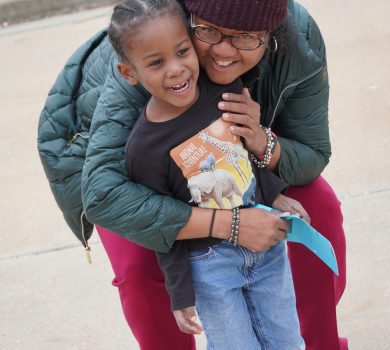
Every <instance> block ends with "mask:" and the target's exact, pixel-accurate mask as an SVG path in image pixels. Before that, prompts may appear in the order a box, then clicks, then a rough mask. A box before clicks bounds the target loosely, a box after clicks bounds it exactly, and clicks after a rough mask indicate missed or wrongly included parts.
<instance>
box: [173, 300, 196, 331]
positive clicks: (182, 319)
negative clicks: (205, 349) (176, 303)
mask: <svg viewBox="0 0 390 350" xmlns="http://www.w3.org/2000/svg"><path fill="white" fill-rule="evenodd" d="M173 316H175V319H176V323H177V325H178V326H179V329H180V330H181V331H182V332H183V333H188V334H200V333H202V332H203V327H202V326H201V325H200V324H199V323H198V316H197V315H196V312H195V308H194V307H193V306H191V307H187V308H185V309H180V310H174V311H173Z"/></svg>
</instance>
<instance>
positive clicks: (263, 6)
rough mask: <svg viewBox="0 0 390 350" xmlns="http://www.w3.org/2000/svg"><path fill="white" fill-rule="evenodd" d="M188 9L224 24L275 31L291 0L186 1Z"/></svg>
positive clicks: (222, 25) (232, 26)
mask: <svg viewBox="0 0 390 350" xmlns="http://www.w3.org/2000/svg"><path fill="white" fill-rule="evenodd" d="M184 2H185V6H186V8H187V10H188V11H189V12H191V13H193V14H195V15H197V16H199V17H200V18H202V19H204V20H206V21H207V22H210V23H212V24H215V25H217V26H220V27H225V28H230V29H236V30H245V31H250V32H255V31H261V30H272V29H275V28H277V27H279V26H280V24H281V23H282V22H283V20H284V19H285V17H286V15H287V3H288V0H184Z"/></svg>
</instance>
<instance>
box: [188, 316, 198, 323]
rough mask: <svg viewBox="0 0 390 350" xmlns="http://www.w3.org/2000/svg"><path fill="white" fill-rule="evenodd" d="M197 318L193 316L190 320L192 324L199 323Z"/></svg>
mask: <svg viewBox="0 0 390 350" xmlns="http://www.w3.org/2000/svg"><path fill="white" fill-rule="evenodd" d="M197 319H198V318H197V317H196V316H192V317H191V318H190V320H191V321H192V322H196V321H197Z"/></svg>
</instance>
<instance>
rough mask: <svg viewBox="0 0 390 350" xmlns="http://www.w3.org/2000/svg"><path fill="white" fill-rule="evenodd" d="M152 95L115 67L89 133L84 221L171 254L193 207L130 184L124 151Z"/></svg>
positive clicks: (110, 74)
mask: <svg viewBox="0 0 390 350" xmlns="http://www.w3.org/2000/svg"><path fill="white" fill-rule="evenodd" d="M147 98H148V94H147V93H146V91H145V90H143V89H142V88H140V87H138V86H137V87H134V86H130V85H129V84H128V83H127V82H126V81H125V80H124V79H123V78H122V77H121V76H120V74H119V72H118V71H117V68H116V62H115V61H113V62H112V66H111V68H110V72H109V77H108V78H107V79H106V82H105V85H104V87H103V89H102V93H101V95H100V98H99V101H98V104H97V106H96V110H95V113H94V117H93V120H92V124H91V129H90V138H89V145H88V149H87V155H86V162H85V165H84V169H83V175H82V196H83V204H84V210H85V213H86V216H87V218H88V220H89V221H91V222H92V223H94V224H96V225H99V226H102V227H104V228H106V229H109V230H111V231H113V232H115V233H116V234H119V235H120V236H122V237H124V238H127V239H129V240H131V241H133V242H136V243H137V244H139V245H142V246H144V247H147V248H149V249H153V250H157V251H160V252H168V251H169V250H170V248H171V247H172V245H173V243H174V242H175V240H176V236H177V234H178V232H179V231H180V229H181V228H182V227H183V226H184V225H185V224H186V223H187V221H188V219H189V217H190V215H191V207H190V206H189V205H187V204H184V203H183V202H181V201H179V200H176V199H174V198H172V197H169V196H163V195H159V194H157V193H156V192H153V191H152V190H150V189H149V188H146V187H144V186H142V185H139V184H136V183H134V182H132V181H131V180H130V179H129V177H128V175H127V172H126V169H125V157H124V150H125V144H126V141H127V138H128V136H129V134H130V131H131V129H132V127H133V125H134V123H135V121H136V119H137V118H138V116H139V114H140V113H141V111H142V108H143V107H144V105H145V103H146V100H147Z"/></svg>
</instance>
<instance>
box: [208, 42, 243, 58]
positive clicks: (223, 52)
mask: <svg viewBox="0 0 390 350" xmlns="http://www.w3.org/2000/svg"><path fill="white" fill-rule="evenodd" d="M211 50H213V52H214V53H215V54H216V55H218V57H221V58H223V57H232V56H233V55H235V54H236V53H237V49H236V48H235V47H234V46H233V45H232V42H231V40H230V39H229V38H224V39H223V40H222V41H221V42H220V43H218V44H214V45H212V46H211Z"/></svg>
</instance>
